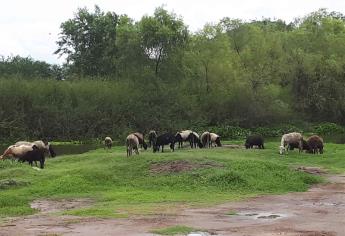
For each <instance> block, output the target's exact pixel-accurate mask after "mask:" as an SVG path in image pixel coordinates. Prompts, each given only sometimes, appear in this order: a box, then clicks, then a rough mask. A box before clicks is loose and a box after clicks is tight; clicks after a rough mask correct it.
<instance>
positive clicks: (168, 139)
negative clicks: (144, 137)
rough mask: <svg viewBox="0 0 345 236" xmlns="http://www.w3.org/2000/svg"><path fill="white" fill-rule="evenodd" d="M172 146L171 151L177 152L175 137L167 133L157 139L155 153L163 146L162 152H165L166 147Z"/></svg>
mask: <svg viewBox="0 0 345 236" xmlns="http://www.w3.org/2000/svg"><path fill="white" fill-rule="evenodd" d="M168 144H170V149H172V150H173V151H174V150H175V136H174V135H173V134H171V133H165V134H162V135H159V136H158V137H157V141H156V144H155V146H154V147H153V152H157V151H159V149H160V146H162V152H164V145H168Z"/></svg>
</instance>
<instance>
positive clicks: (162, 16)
mask: <svg viewBox="0 0 345 236" xmlns="http://www.w3.org/2000/svg"><path fill="white" fill-rule="evenodd" d="M139 29H140V37H141V46H142V49H143V50H144V52H145V54H146V55H147V57H148V58H149V59H150V60H152V61H153V62H154V71H155V76H156V77H158V72H159V67H160V65H161V63H162V62H163V61H164V60H165V59H166V58H168V57H169V54H170V53H173V51H174V50H175V49H176V48H178V47H181V46H183V45H184V44H185V43H186V42H187V39H188V30H187V27H186V26H185V25H184V23H183V21H182V19H180V18H178V17H177V16H176V15H175V14H173V13H170V14H169V13H168V12H167V11H166V10H165V9H164V8H163V7H159V8H157V9H156V10H155V12H154V15H153V16H144V17H143V18H142V19H141V21H140V22H139Z"/></svg>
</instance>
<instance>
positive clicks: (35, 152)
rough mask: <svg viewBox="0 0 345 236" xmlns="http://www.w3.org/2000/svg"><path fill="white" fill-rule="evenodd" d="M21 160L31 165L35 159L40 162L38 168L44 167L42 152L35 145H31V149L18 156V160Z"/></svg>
mask: <svg viewBox="0 0 345 236" xmlns="http://www.w3.org/2000/svg"><path fill="white" fill-rule="evenodd" d="M18 161H21V162H25V161H27V162H29V164H30V165H31V166H32V163H33V162H34V161H35V162H36V161H39V162H40V168H41V169H43V168H44V162H45V157H44V152H43V151H42V150H40V149H39V148H38V147H37V146H36V145H33V146H32V151H28V152H26V153H25V154H24V155H23V156H21V157H19V160H18Z"/></svg>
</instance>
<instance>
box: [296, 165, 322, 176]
mask: <svg viewBox="0 0 345 236" xmlns="http://www.w3.org/2000/svg"><path fill="white" fill-rule="evenodd" d="M295 170H297V171H303V172H306V173H308V174H313V175H323V174H327V172H326V171H325V170H322V169H321V168H319V167H305V166H299V167H297V168H296V169H295Z"/></svg>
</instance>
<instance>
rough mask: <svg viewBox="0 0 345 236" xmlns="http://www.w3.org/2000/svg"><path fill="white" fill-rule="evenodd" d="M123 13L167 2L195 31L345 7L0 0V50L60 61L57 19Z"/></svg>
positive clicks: (241, 0) (306, 2)
mask: <svg viewBox="0 0 345 236" xmlns="http://www.w3.org/2000/svg"><path fill="white" fill-rule="evenodd" d="M95 4H97V5H98V6H100V8H101V10H103V11H114V12H116V13H117V14H127V15H128V16H129V17H131V18H133V19H135V20H140V18H141V17H142V16H143V15H145V14H148V15H152V14H153V11H154V9H155V8H156V7H158V6H162V5H164V6H165V9H167V10H168V11H169V12H171V11H173V12H174V13H176V14H177V15H179V16H181V17H182V18H183V20H184V22H185V24H186V25H188V26H189V29H190V30H192V31H196V30H198V29H200V28H202V27H203V26H204V24H205V23H208V22H217V21H218V20H219V19H221V18H223V17H226V16H227V17H231V18H240V19H245V20H252V19H261V18H262V17H270V18H276V19H283V20H285V21H286V22H290V21H292V20H293V19H294V18H296V17H301V16H304V15H306V14H308V13H310V12H312V11H316V10H318V9H319V8H327V9H328V10H329V11H338V12H342V13H345V0H284V1H279V0H261V1H260V0H236V1H233V0H198V1H191V0H189V1H188V0H146V1H143V0H99V1H94V0H83V1H76V0H58V1H57V0H31V1H25V0H10V1H6V0H1V7H0V55H3V56H9V55H20V56H31V57H32V58H34V59H36V60H44V61H47V62H49V63H62V61H63V59H58V57H57V56H56V55H53V52H54V51H55V50H56V49H57V46H56V41H57V40H58V34H59V32H60V28H59V27H60V24H61V23H62V22H64V21H66V20H68V19H70V18H73V14H74V13H75V12H76V10H77V9H78V8H80V7H87V8H88V9H90V10H92V11H93V9H94V5H95Z"/></svg>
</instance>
